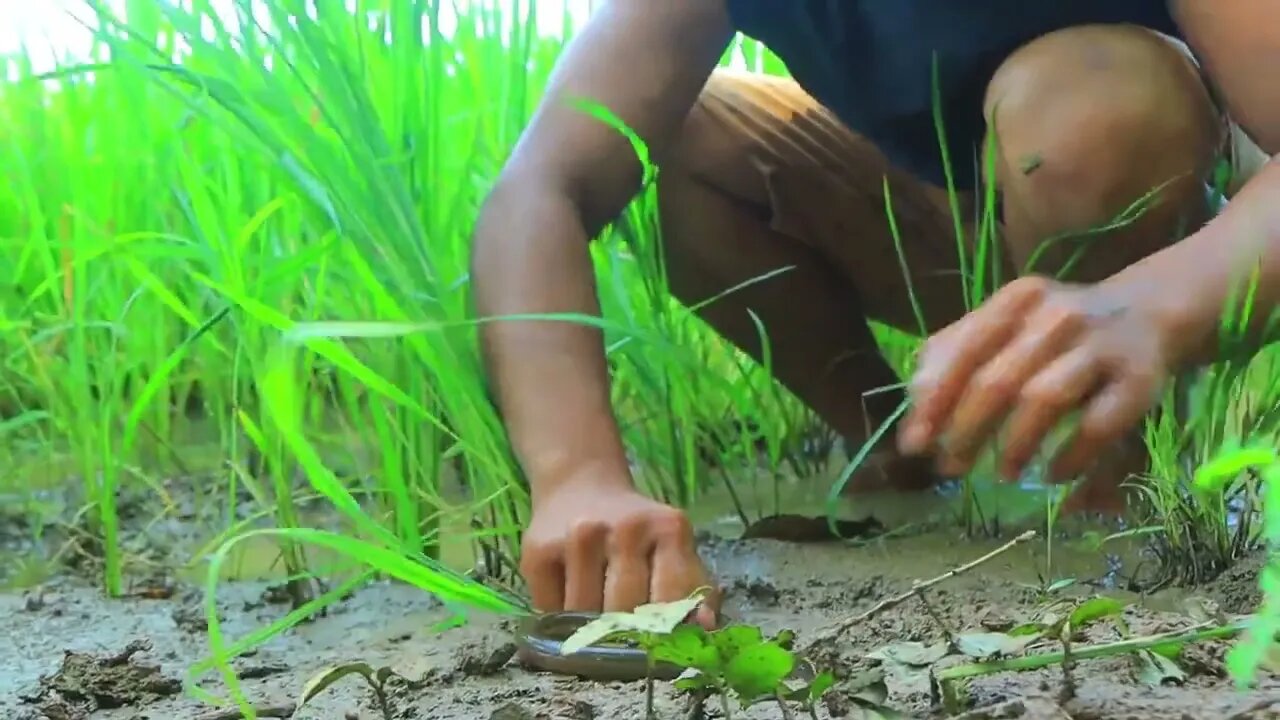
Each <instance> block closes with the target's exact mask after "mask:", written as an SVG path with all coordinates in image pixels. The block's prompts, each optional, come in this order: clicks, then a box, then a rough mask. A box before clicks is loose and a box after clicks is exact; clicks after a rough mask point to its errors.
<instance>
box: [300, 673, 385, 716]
mask: <svg viewBox="0 0 1280 720" xmlns="http://www.w3.org/2000/svg"><path fill="white" fill-rule="evenodd" d="M380 672H381V671H379V672H375V671H374V669H373V666H371V665H369V663H365V662H351V663H344V664H342V665H335V666H333V667H330V668H325V669H324V670H321V671H320V672H318V673H316V674H315V675H313V676H312V677H311V679H310V680H308V681H307V684H306V685H304V686H302V695H301V696H300V697H299V698H298V707H299V708H301V707H302V706H303V705H305V704H307V703H308V702H310V701H311V700H312V699H314V698H315V696H317V695H319V694H320V693H322V692H324V691H325V690H326V689H328V688H329V686H330V685H333V684H334V683H336V682H338V681H339V680H341V679H342V678H344V677H346V676H348V675H359V676H360V677H362V678H364V679H365V682H367V683H369V685H370V686H373V687H377V686H378V685H379V684H380V683H379V682H378V680H377V677H378V674H379V673H380ZM388 674H389V671H388Z"/></svg>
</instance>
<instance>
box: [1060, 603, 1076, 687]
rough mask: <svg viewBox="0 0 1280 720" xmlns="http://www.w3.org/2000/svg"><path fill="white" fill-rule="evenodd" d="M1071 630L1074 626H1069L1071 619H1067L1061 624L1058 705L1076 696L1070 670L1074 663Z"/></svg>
mask: <svg viewBox="0 0 1280 720" xmlns="http://www.w3.org/2000/svg"><path fill="white" fill-rule="evenodd" d="M1072 632H1074V628H1072V627H1071V620H1067V622H1066V623H1064V624H1063V626H1062V638H1061V640H1062V687H1061V688H1060V689H1059V690H1058V704H1059V705H1065V704H1066V703H1067V701H1068V700H1071V699H1072V698H1074V697H1075V696H1076V678H1075V675H1074V674H1073V673H1072V672H1071V671H1072V666H1073V665H1075V658H1074V657H1073V656H1072V654H1071V633H1072Z"/></svg>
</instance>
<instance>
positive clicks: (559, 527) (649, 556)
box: [472, 0, 732, 610]
mask: <svg viewBox="0 0 1280 720" xmlns="http://www.w3.org/2000/svg"><path fill="white" fill-rule="evenodd" d="M731 37H732V32H731V24H730V21H729V18H728V14H727V10H726V6H725V3H724V0H610V1H609V2H607V3H606V4H605V5H604V6H603V7H602V8H600V9H599V10H598V11H597V12H596V14H595V15H594V16H593V17H592V18H591V20H590V21H589V23H588V25H587V27H586V28H585V29H584V30H583V32H582V33H581V34H580V35H578V36H577V37H576V38H575V39H574V40H573V41H572V42H571V44H570V45H569V47H568V49H567V50H566V52H565V54H564V55H563V56H562V57H561V59H560V61H559V64H558V66H557V68H556V70H555V72H554V73H553V75H552V79H551V82H550V85H549V87H548V90H547V93H546V96H545V97H544V98H543V100H542V103H541V106H540V107H539V109H538V110H537V112H536V113H535V115H534V117H533V120H532V122H531V124H530V125H529V127H528V129H527V130H526V131H525V133H524V135H523V137H522V138H521V140H520V142H519V143H518V144H517V146H516V148H515V151H514V152H513V154H512V156H511V158H510V160H509V161H508V163H507V165H506V167H505V169H504V170H503V172H502V174H501V176H500V177H499V179H498V182H497V184H496V186H495V188H494V189H493V191H492V193H491V194H490V196H489V198H488V200H487V201H486V202H485V205H484V208H483V210H482V212H481V214H480V219H479V222H478V225H477V228H476V231H475V239H474V258H473V273H472V274H473V278H474V283H475V292H476V302H477V309H478V311H479V313H480V314H481V315H482V316H498V315H510V314H527V313H579V314H587V315H596V314H599V303H598V300H597V298H596V287H595V282H594V274H593V269H592V266H591V261H590V256H589V254H588V247H587V244H588V241H589V240H590V239H591V238H592V237H594V236H595V235H596V234H597V233H598V232H599V231H600V230H601V228H602V227H603V226H604V225H605V224H607V223H608V222H610V221H611V220H612V219H614V218H615V217H616V216H617V215H618V214H619V213H620V212H621V210H622V209H623V208H624V207H625V205H626V203H627V202H628V201H629V200H630V199H631V198H632V197H634V195H635V193H636V191H637V190H638V188H639V182H640V179H641V168H640V165H639V162H638V160H637V158H636V156H635V153H634V150H633V149H632V148H631V146H630V144H629V143H628V141H627V140H626V139H625V138H624V137H623V136H622V135H620V134H619V133H618V132H617V131H615V130H613V129H611V128H609V127H608V126H606V125H604V124H602V123H601V122H599V121H598V120H596V119H593V118H592V117H590V116H588V115H587V114H585V113H583V112H582V111H580V110H577V109H575V108H573V107H571V105H570V101H572V100H579V99H580V100H586V101H590V102H594V103H599V104H601V105H603V106H605V107H607V108H608V109H609V110H611V111H612V112H613V113H615V114H616V115H617V116H618V117H619V118H621V120H622V121H623V122H625V123H626V124H627V125H628V126H629V127H630V128H632V129H633V130H635V131H636V132H637V133H638V134H639V136H640V137H641V138H643V139H644V140H645V141H646V143H647V144H648V145H649V148H650V152H651V154H652V155H653V156H654V157H655V158H656V159H657V161H658V162H661V159H662V156H663V153H664V152H666V151H667V150H668V148H669V147H670V146H671V144H672V141H673V140H674V139H675V137H676V135H677V133H678V132H679V130H680V128H681V126H682V124H683V122H684V119H685V116H686V115H687V114H688V112H689V110H690V109H691V108H692V106H693V103H694V102H695V100H696V98H697V95H698V93H699V92H700V91H701V89H702V87H703V85H704V84H705V82H706V80H707V78H708V77H709V75H710V72H711V70H712V68H713V67H714V66H715V64H716V62H717V60H718V59H719V57H720V55H721V54H722V52H723V50H724V48H725V47H726V46H727V44H728V41H729V39H730V38H731ZM482 343H483V347H484V352H485V359H486V363H487V365H488V367H489V371H490V373H491V377H492V378H493V379H494V381H495V385H496V390H497V397H498V403H499V405H500V407H501V410H502V414H503V417H504V420H505V422H506V426H507V429H508V431H509V434H510V436H511V439H512V443H513V445H514V448H515V451H516V454H517V456H518V457H519V459H520V461H521V463H522V465H523V467H524V469H525V471H526V473H527V474H528V475H529V477H530V481H531V483H532V491H533V506H534V514H533V520H532V523H531V526H530V528H529V529H528V531H527V532H526V534H525V553H524V558H523V567H524V569H525V575H526V578H527V579H528V580H529V582H530V589H531V592H532V594H533V596H534V598H533V599H534V604H535V605H536V606H538V607H540V608H541V609H547V610H552V609H559V607H560V606H562V605H563V606H566V607H568V608H569V609H583V610H596V609H600V607H599V606H600V605H601V604H604V605H606V606H609V607H607V609H627V610H629V609H630V608H629V607H625V606H627V605H632V604H638V603H641V602H645V601H646V600H648V599H654V600H661V599H674V598H673V597H670V596H671V595H675V594H681V593H687V592H689V591H691V590H693V589H694V587H683V586H684V585H687V584H689V583H692V582H695V580H697V579H700V573H701V567H700V565H699V566H698V567H697V568H693V567H692V566H693V565H697V558H696V554H694V553H693V549H692V541H691V538H689V537H686V536H687V535H689V533H687V532H686V529H685V528H683V527H676V529H674V530H663V529H662V528H659V527H657V526H658V525H662V524H664V523H665V524H667V525H672V526H679V525H680V524H681V523H684V522H685V521H684V519H683V516H681V515H679V514H678V513H675V512H674V511H670V509H668V508H665V506H657V505H656V504H655V503H650V502H649V501H647V500H645V499H642V498H639V497H637V496H636V495H635V494H634V493H633V492H632V489H631V477H630V473H629V470H628V467H627V463H626V458H625V456H624V452H623V447H622V441H621V438H620V434H619V431H618V428H617V424H616V421H615V419H614V416H613V412H612V409H611V406H610V394H609V387H608V378H607V367H606V363H605V358H604V350H603V344H602V337H601V333H600V332H599V331H598V330H596V329H594V328H591V327H587V326H585V325H581V324H573V323H569V322H535V321H499V322H494V323H489V324H486V325H485V326H484V329H483V333H482ZM566 488H571V489H570V490H569V491H566V492H562V491H565V490H566ZM646 503H648V504H647V505H646ZM664 533H665V535H664ZM628 534H629V535H628ZM658 535H664V537H656V536H658ZM622 536H626V537H623V539H622V540H619V537H622ZM673 538H674V539H673ZM685 545H688V547H684V546H685ZM607 569H608V573H607V575H608V587H605V586H604V584H605V576H606V570H607ZM651 576H652V577H651ZM677 586H679V587H677ZM654 596H667V597H654Z"/></svg>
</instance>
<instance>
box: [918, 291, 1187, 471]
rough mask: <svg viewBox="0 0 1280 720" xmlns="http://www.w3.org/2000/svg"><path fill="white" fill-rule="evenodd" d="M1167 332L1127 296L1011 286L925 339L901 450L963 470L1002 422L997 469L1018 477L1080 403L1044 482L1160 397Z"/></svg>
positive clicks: (1074, 466)
mask: <svg viewBox="0 0 1280 720" xmlns="http://www.w3.org/2000/svg"><path fill="white" fill-rule="evenodd" d="M1169 347H1170V343H1169V338H1167V337H1165V331H1164V330H1163V329H1162V327H1161V326H1160V323H1159V322H1158V321H1157V320H1156V319H1155V318H1154V317H1152V315H1151V314H1149V313H1146V312H1145V311H1144V310H1143V308H1142V307H1141V303H1138V302H1135V298H1134V297H1133V296H1132V293H1128V292H1121V291H1119V290H1118V289H1117V288H1109V287H1107V286H1106V284H1105V283H1103V284H1101V285H1095V286H1084V285H1068V284H1063V283H1059V282H1055V281H1052V280H1047V279H1045V278H1041V277H1024V278H1020V279H1018V280H1015V281H1013V282H1011V283H1009V284H1008V285H1007V286H1005V287H1004V288H1002V289H1001V290H1000V291H998V292H997V293H995V294H994V295H993V296H992V297H991V299H990V300H989V301H988V302H986V303H985V304H983V305H982V306H981V307H979V308H977V309H976V310H974V311H972V312H970V313H969V314H967V315H966V316H965V317H963V318H961V319H960V320H958V321H956V322H954V323H952V324H951V325H949V326H948V327H946V328H944V329H943V330H942V331H940V332H938V333H937V334H935V335H934V336H933V337H931V338H930V339H929V340H928V342H926V343H925V346H924V348H923V350H922V351H921V354H920V357H919V360H918V364H917V370H916V373H915V376H914V378H913V380H912V383H911V388H910V393H911V397H912V401H913V403H912V408H911V411H910V413H909V414H908V415H907V417H906V418H905V419H904V421H903V424H902V427H901V433H900V436H899V447H900V448H901V450H902V451H903V452H904V453H907V454H922V453H931V452H932V453H936V454H937V457H938V459H939V470H940V471H941V472H943V473H944V474H947V475H959V474H963V473H965V472H968V471H969V470H970V469H971V468H972V466H973V464H974V461H975V459H976V457H977V455H978V453H979V452H980V451H981V450H982V449H983V448H984V447H985V446H986V445H987V443H988V442H989V441H990V440H991V439H992V437H993V436H994V434H995V433H996V431H997V430H999V429H1000V428H1001V426H1002V425H1003V426H1004V428H1005V431H1004V433H1003V450H1002V452H1001V455H1000V459H999V469H1000V473H1001V475H1003V476H1004V477H1005V478H1006V479H1008V480H1014V479H1016V478H1017V477H1018V476H1019V474H1020V473H1021V472H1022V470H1023V468H1024V467H1026V465H1027V464H1028V463H1029V462H1030V461H1031V459H1032V458H1033V457H1034V456H1035V454H1036V453H1037V451H1038V450H1039V449H1040V447H1041V444H1042V442H1043V441H1044V439H1045V437H1046V435H1048V433H1049V432H1051V431H1052V430H1053V429H1054V428H1055V426H1057V425H1058V423H1059V422H1060V421H1062V420H1063V419H1064V418H1065V417H1066V416H1068V415H1069V414H1071V413H1073V412H1076V411H1080V413H1081V415H1080V422H1079V426H1078V429H1077V430H1076V432H1075V435H1074V437H1072V438H1071V439H1070V441H1069V442H1067V444H1066V445H1065V447H1064V449H1063V450H1062V451H1061V452H1060V453H1058V455H1057V457H1055V458H1054V459H1053V462H1052V463H1051V465H1050V478H1049V479H1050V480H1051V481H1056V482H1061V481H1065V480H1070V479H1072V478H1074V477H1076V476H1077V475H1079V474H1081V473H1083V472H1086V471H1087V470H1089V469H1090V467H1091V466H1092V465H1093V463H1094V461H1095V460H1096V459H1097V458H1099V457H1102V456H1103V455H1104V453H1105V451H1107V450H1109V449H1111V448H1112V446H1114V445H1115V444H1116V443H1118V442H1121V441H1122V440H1124V438H1125V436H1126V435H1128V434H1130V433H1131V431H1132V430H1133V429H1134V428H1135V426H1136V424H1137V423H1138V422H1139V421H1140V420H1141V419H1142V417H1143V416H1144V415H1145V414H1146V413H1147V412H1148V411H1149V410H1150V409H1151V407H1152V406H1153V405H1154V404H1155V402H1156V401H1157V400H1158V398H1159V393H1160V391H1161V390H1162V388H1163V386H1164V383H1165V381H1166V379H1167V378H1168V376H1169V374H1170V372H1171V369H1172V366H1173V363H1172V362H1171V358H1170V350H1169Z"/></svg>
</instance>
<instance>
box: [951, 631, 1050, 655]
mask: <svg viewBox="0 0 1280 720" xmlns="http://www.w3.org/2000/svg"><path fill="white" fill-rule="evenodd" d="M1038 639H1040V636H1039V635H1016V636H1015V635H1009V634H1006V633H996V632H987V633H969V634H966V635H960V636H957V637H956V639H955V644H956V650H959V651H960V652H962V653H964V654H965V655H968V656H969V657H971V658H974V659H976V660H989V659H992V658H995V657H1000V656H1007V655H1016V654H1018V653H1020V652H1022V651H1023V650H1026V649H1027V646H1028V645H1030V644H1031V643H1033V642H1035V641H1036V640H1038Z"/></svg>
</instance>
